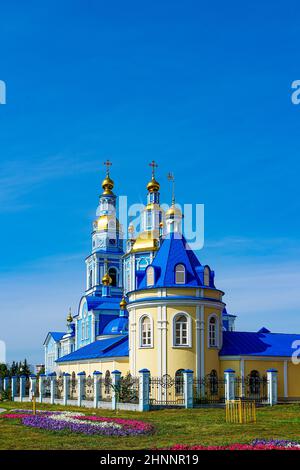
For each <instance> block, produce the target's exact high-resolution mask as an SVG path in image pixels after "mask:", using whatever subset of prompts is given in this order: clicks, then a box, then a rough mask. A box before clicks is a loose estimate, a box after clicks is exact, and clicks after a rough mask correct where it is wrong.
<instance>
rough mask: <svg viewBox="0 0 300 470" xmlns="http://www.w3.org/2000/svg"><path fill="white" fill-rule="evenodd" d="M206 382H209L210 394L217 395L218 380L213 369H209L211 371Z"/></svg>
mask: <svg viewBox="0 0 300 470" xmlns="http://www.w3.org/2000/svg"><path fill="white" fill-rule="evenodd" d="M208 382H209V389H210V394H211V395H218V392H219V382H218V374H217V371H216V370H215V369H213V370H212V371H211V373H210V374H209V376H208Z"/></svg>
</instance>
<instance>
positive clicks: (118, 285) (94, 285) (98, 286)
mask: <svg viewBox="0 0 300 470" xmlns="http://www.w3.org/2000/svg"><path fill="white" fill-rule="evenodd" d="M104 165H105V166H106V176H105V178H104V180H103V182H102V189H103V192H102V194H101V195H100V197H99V204H98V207H97V211H96V219H95V220H94V222H93V230H92V253H91V255H90V256H88V257H87V259H86V269H87V272H86V293H87V294H93V295H100V296H101V295H102V282H101V281H102V278H103V276H104V275H105V274H106V273H108V274H109V276H110V277H111V280H112V282H111V292H112V295H117V296H119V295H121V294H122V255H123V236H122V228H121V225H120V223H119V221H118V218H117V216H116V206H117V197H116V195H115V194H114V193H113V188H114V182H113V180H112V179H111V177H110V167H111V165H112V163H111V162H110V161H109V160H107V161H106V162H104Z"/></svg>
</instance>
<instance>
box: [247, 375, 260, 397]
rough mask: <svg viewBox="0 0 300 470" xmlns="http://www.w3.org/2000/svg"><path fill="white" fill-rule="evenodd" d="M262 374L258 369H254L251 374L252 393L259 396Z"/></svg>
mask: <svg viewBox="0 0 300 470" xmlns="http://www.w3.org/2000/svg"><path fill="white" fill-rule="evenodd" d="M260 382H261V381H260V376H259V372H258V371H257V370H252V371H251V372H250V374H249V391H250V395H256V396H259V394H260Z"/></svg>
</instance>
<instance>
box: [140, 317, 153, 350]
mask: <svg viewBox="0 0 300 470" xmlns="http://www.w3.org/2000/svg"><path fill="white" fill-rule="evenodd" d="M140 334H141V347H142V348H147V347H148V348H149V347H151V346H152V325H151V320H150V318H149V317H148V316H145V317H142V318H141V323H140Z"/></svg>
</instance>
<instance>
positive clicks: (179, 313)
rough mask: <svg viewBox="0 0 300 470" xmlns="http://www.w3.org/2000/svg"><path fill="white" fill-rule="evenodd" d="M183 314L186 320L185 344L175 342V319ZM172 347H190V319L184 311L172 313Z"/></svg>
mask: <svg viewBox="0 0 300 470" xmlns="http://www.w3.org/2000/svg"><path fill="white" fill-rule="evenodd" d="M182 316H184V317H185V318H186V320H187V344H176V321H177V320H178V318H179V317H182ZM172 329H173V332H172V336H173V341H172V343H173V348H179V349H180V348H181V349H182V348H191V347H192V319H191V317H190V315H188V314H187V313H185V312H178V313H176V314H175V315H174V317H173V328H172Z"/></svg>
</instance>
